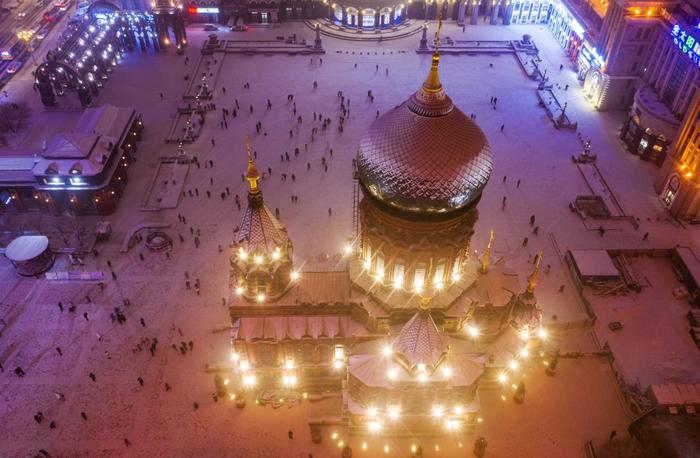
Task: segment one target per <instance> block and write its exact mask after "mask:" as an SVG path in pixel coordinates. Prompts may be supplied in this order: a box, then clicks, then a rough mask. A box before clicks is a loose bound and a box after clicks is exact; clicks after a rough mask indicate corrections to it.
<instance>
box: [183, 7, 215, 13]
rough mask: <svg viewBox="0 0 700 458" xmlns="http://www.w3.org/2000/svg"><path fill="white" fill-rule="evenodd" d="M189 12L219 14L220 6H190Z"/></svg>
mask: <svg viewBox="0 0 700 458" xmlns="http://www.w3.org/2000/svg"><path fill="white" fill-rule="evenodd" d="M187 12H188V13H190V14H202V13H211V14H219V8H216V7H202V6H199V7H197V6H190V7H189V8H187Z"/></svg>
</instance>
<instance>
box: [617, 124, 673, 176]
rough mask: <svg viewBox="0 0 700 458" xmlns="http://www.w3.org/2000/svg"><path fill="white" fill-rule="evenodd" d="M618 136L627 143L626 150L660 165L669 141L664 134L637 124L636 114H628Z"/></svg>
mask: <svg viewBox="0 0 700 458" xmlns="http://www.w3.org/2000/svg"><path fill="white" fill-rule="evenodd" d="M620 138H621V139H622V141H624V142H625V145H627V151H629V152H630V153H632V154H637V155H639V156H640V158H641V159H642V160H645V161H650V162H653V163H654V164H656V165H661V164H663V162H664V159H665V158H666V150H667V149H668V145H669V142H668V140H667V139H666V136H664V134H655V133H654V132H653V131H652V130H651V129H650V128H646V129H644V128H643V127H642V126H641V125H640V124H639V117H638V116H630V117H629V118H628V119H627V122H626V123H625V124H624V125H623V126H622V131H621V132H620Z"/></svg>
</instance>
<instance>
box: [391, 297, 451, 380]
mask: <svg viewBox="0 0 700 458" xmlns="http://www.w3.org/2000/svg"><path fill="white" fill-rule="evenodd" d="M392 347H393V350H394V352H395V353H397V354H399V355H403V356H404V357H405V358H406V360H407V362H408V363H409V364H410V366H411V367H415V366H417V365H418V364H421V363H423V364H425V365H426V366H428V367H431V368H433V367H435V366H436V365H437V363H438V362H439V361H440V358H442V356H443V355H444V354H445V353H446V352H447V344H446V342H445V340H444V339H443V337H442V336H441V335H440V331H439V330H438V328H437V326H436V325H435V322H434V321H433V317H432V316H431V315H430V311H429V310H421V311H419V312H418V313H416V314H415V315H414V316H413V318H411V319H410V320H408V322H407V323H406V324H405V325H404V327H403V328H402V329H401V332H400V333H399V335H398V337H397V338H396V340H394V342H393V344H392Z"/></svg>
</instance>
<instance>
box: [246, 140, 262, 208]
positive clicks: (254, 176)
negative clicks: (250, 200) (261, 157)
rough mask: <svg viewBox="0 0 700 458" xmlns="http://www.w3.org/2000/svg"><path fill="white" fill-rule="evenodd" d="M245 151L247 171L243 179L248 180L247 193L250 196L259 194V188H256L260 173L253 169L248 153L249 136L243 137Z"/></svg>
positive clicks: (251, 157)
mask: <svg viewBox="0 0 700 458" xmlns="http://www.w3.org/2000/svg"><path fill="white" fill-rule="evenodd" d="M245 150H246V154H247V155H248V171H247V172H246V176H245V179H246V180H248V185H249V190H248V192H249V193H251V194H257V193H259V192H260V188H258V180H259V179H260V172H258V168H257V167H255V163H254V162H253V156H252V154H251V153H250V135H246V136H245Z"/></svg>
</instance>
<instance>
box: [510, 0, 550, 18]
mask: <svg viewBox="0 0 700 458" xmlns="http://www.w3.org/2000/svg"><path fill="white" fill-rule="evenodd" d="M551 9H552V4H551V3H550V2H548V1H542V2H539V1H530V0H526V1H519V0H518V1H515V2H513V6H512V10H511V11H512V12H511V13H510V14H511V16H510V23H512V24H544V23H545V22H547V19H548V18H549V15H550V10H551Z"/></svg>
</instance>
